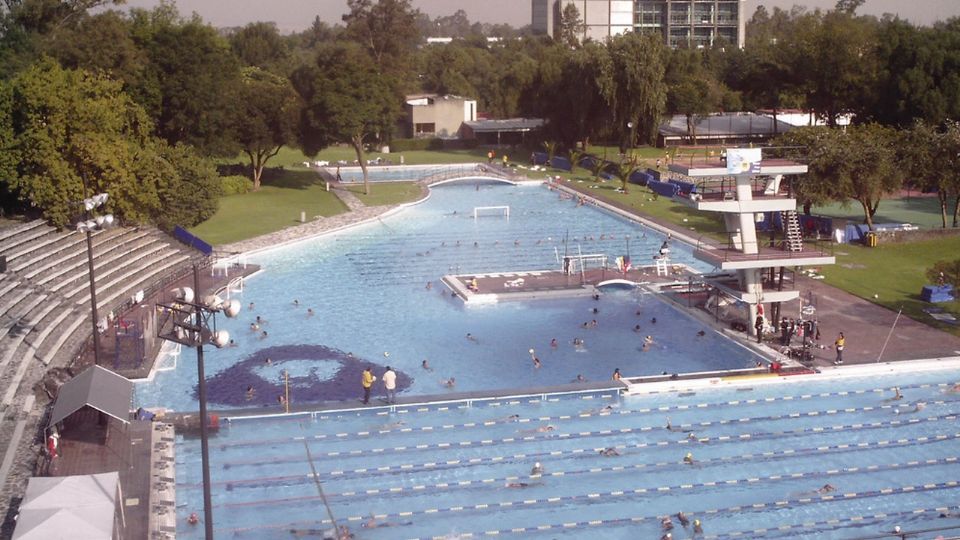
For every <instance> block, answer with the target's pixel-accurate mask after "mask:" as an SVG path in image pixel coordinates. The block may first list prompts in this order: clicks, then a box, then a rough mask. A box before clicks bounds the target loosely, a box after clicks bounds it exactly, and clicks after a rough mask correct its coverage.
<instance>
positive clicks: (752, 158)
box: [727, 148, 762, 174]
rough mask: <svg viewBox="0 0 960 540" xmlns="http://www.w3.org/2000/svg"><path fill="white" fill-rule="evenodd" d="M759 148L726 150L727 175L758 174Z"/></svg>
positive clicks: (760, 155) (760, 153) (760, 154)
mask: <svg viewBox="0 0 960 540" xmlns="http://www.w3.org/2000/svg"><path fill="white" fill-rule="evenodd" d="M761 159H762V152H761V149H760V148H728V149H727V174H760V160H761Z"/></svg>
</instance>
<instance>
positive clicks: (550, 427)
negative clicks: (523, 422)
mask: <svg viewBox="0 0 960 540" xmlns="http://www.w3.org/2000/svg"><path fill="white" fill-rule="evenodd" d="M555 429H557V428H556V427H554V426H553V425H552V424H547V425H544V426H540V427H537V428H533V429H521V430H518V431H517V433H520V434H523V435H533V434H534V433H549V432H551V431H553V430H555Z"/></svg>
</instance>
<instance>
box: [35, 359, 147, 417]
mask: <svg viewBox="0 0 960 540" xmlns="http://www.w3.org/2000/svg"><path fill="white" fill-rule="evenodd" d="M132 395H133V383H132V382H130V380H128V379H126V378H125V377H121V376H120V375H117V374H116V373H114V372H112V371H110V370H108V369H104V368H102V367H100V366H91V367H89V368H87V369H86V370H85V371H84V372H83V373H81V374H79V375H77V376H76V377H74V378H73V379H70V380H69V381H67V382H65V383H63V386H61V387H60V390H59V391H58V392H57V401H56V403H55V404H54V405H53V413H52V414H51V415H50V423H49V425H51V426H52V425H54V424H56V423H58V422H60V421H62V420H63V419H64V418H66V417H68V416H70V415H71V414H73V413H75V412H77V411H78V410H80V409H82V408H83V407H85V406H90V407H93V408H94V409H96V410H98V411H100V412H102V413H104V414H108V415H110V416H112V417H114V418H116V419H117V420H120V421H121V422H125V423H126V422H129V421H130V420H129V416H130V398H131V396H132Z"/></svg>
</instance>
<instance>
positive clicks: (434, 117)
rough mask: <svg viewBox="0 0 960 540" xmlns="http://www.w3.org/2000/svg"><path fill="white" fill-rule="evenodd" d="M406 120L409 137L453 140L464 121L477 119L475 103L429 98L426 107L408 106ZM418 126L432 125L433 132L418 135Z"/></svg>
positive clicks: (458, 99) (455, 99)
mask: <svg viewBox="0 0 960 540" xmlns="http://www.w3.org/2000/svg"><path fill="white" fill-rule="evenodd" d="M407 118H408V133H407V135H408V136H409V137H418V136H421V137H428V136H429V137H441V138H448V139H449V138H455V137H457V136H458V134H459V130H460V125H461V124H463V122H464V121H468V120H476V119H477V102H476V101H475V100H472V99H462V98H454V97H442V96H441V97H436V98H429V100H428V103H427V104H426V105H409V104H408V105H407ZM418 124H433V131H429V130H427V131H423V130H421V131H420V132H419V133H418V130H417V125H418ZM423 127H426V126H423Z"/></svg>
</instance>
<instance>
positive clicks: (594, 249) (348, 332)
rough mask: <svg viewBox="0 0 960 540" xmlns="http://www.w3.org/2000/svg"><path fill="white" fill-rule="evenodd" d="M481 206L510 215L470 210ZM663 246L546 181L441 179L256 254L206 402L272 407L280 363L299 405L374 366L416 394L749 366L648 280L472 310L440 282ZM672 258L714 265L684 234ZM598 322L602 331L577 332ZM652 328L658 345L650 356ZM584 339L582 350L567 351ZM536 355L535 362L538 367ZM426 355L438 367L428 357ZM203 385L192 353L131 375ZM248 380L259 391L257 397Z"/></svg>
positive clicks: (182, 403)
mask: <svg viewBox="0 0 960 540" xmlns="http://www.w3.org/2000/svg"><path fill="white" fill-rule="evenodd" d="M478 206H509V207H510V208H511V212H510V216H509V218H507V217H505V216H502V215H491V216H487V217H481V218H479V219H475V218H474V217H473V209H474V208H475V207H478ZM663 241H664V236H663V235H661V234H659V233H657V232H655V231H653V230H651V229H649V228H647V227H645V226H642V225H640V224H638V223H634V222H630V221H627V220H624V219H622V218H620V217H617V216H614V215H612V214H610V213H607V212H605V211H602V210H599V209H597V208H594V207H591V206H577V205H576V203H575V202H573V201H570V200H560V199H558V197H557V194H556V193H555V192H552V191H550V190H547V189H545V188H544V187H543V186H541V185H529V184H528V185H518V186H511V185H504V184H492V183H468V184H452V185H445V186H438V187H435V188H433V189H432V190H431V196H430V197H429V199H428V200H426V201H424V202H422V203H420V204H417V205H413V206H410V207H407V208H404V209H402V210H400V211H398V212H396V213H395V214H393V215H391V216H389V217H384V218H382V219H379V220H377V221H375V222H373V223H368V224H365V225H361V226H358V227H354V228H351V229H349V230H345V231H341V232H337V233H333V234H329V235H326V236H323V237H320V238H315V239H312V240H309V241H304V242H301V243H298V244H296V245H294V246H290V247H284V248H279V249H276V250H272V251H269V252H265V253H262V254H258V255H255V256H253V257H251V259H252V262H256V263H258V264H260V265H262V267H263V271H262V272H261V273H259V274H258V275H256V276H254V277H252V278H250V279H248V280H247V282H246V283H245V286H244V289H243V291H242V293H235V294H237V295H238V296H236V297H238V298H240V299H241V301H242V303H243V305H244V306H245V307H244V311H243V313H242V315H241V317H240V318H239V319H237V320H231V321H221V322H223V324H224V327H225V328H226V329H227V330H229V331H230V333H231V335H232V336H233V337H234V338H235V339H236V344H237V346H236V347H232V348H225V349H221V350H209V349H208V353H207V354H206V372H207V375H208V381H209V382H208V388H209V394H208V395H209V396H210V397H209V399H210V403H211V407H212V408H214V409H222V408H231V407H256V406H263V405H275V404H276V397H277V396H278V395H279V394H280V393H281V392H282V384H281V377H282V372H283V370H287V371H288V373H289V375H290V378H291V387H292V388H291V401H292V403H293V404H295V405H296V404H305V403H317V402H322V401H328V400H342V399H354V398H357V397H359V396H360V393H361V391H360V385H359V371H360V369H361V367H362V366H365V365H373V366H374V370H375V373H377V374H378V375H379V374H381V373H382V371H383V369H384V367H385V366H386V365H390V366H392V367H393V368H394V369H395V370H397V371H398V372H399V373H400V376H401V382H402V385H401V390H402V391H401V395H407V396H409V395H428V394H437V393H443V392H448V391H450V390H449V389H448V388H446V387H445V385H444V384H443V381H445V380H447V379H449V378H451V377H452V378H455V379H456V385H455V388H454V390H456V391H487V390H495V389H496V390H500V389H522V388H531V387H540V386H551V385H558V384H567V383H569V382H571V381H572V380H575V379H576V378H577V375H582V376H583V377H584V378H586V379H588V380H590V381H601V380H609V379H610V376H611V373H612V372H613V370H614V369H615V368H620V369H621V371H622V372H623V373H624V374H626V375H651V374H659V373H661V372H664V371H667V372H670V373H676V372H690V371H708V370H717V369H732V368H742V367H748V366H752V365H754V363H755V361H756V358H755V357H754V356H753V355H752V353H751V352H749V351H748V350H746V349H744V348H742V347H740V346H739V345H737V344H735V343H734V342H732V341H730V340H728V339H726V338H724V337H723V336H721V335H719V334H717V333H715V332H709V331H708V332H706V335H704V336H702V337H698V336H697V333H698V331H699V330H701V329H703V327H704V325H702V324H700V323H699V322H697V321H696V320H694V319H691V318H690V317H689V316H687V315H685V314H683V313H681V312H679V311H678V310H676V309H674V308H673V307H672V306H670V305H668V304H667V303H665V302H664V301H662V300H659V299H657V298H656V297H655V295H651V294H644V293H643V292H642V291H640V290H628V291H610V292H606V293H604V294H603V295H602V297H601V299H600V300H599V301H594V300H592V299H590V298H586V299H583V298H581V299H569V298H568V299H553V300H537V301H532V302H503V303H499V304H493V305H484V306H466V305H464V303H463V302H462V301H460V300H459V299H455V298H451V297H450V295H449V293H448V292H447V290H446V287H445V286H443V285H442V284H441V283H440V281H439V280H440V278H441V277H442V276H443V275H445V274H467V273H491V272H500V273H504V272H516V271H530V270H548V269H558V268H560V260H559V258H560V257H562V256H563V254H564V253H571V254H577V253H583V254H588V253H602V254H605V255H606V256H607V257H608V258H609V259H610V260H611V261H612V260H613V259H614V258H616V257H617V256H620V255H626V254H629V255H631V257H632V259H633V261H634V263H635V264H638V265H639V264H649V263H652V257H653V255H654V254H655V253H657V252H658V250H659V248H660V245H661V243H662V242H663ZM671 258H672V260H673V262H675V263H680V264H687V265H690V266H692V267H694V268H698V269H700V270H709V268H707V267H705V266H704V265H703V264H702V263H699V262H697V261H696V260H695V259H694V258H693V256H692V254H691V251H690V249H689V248H688V247H686V246H683V245H681V244H679V243H676V244H675V245H673V246H672V252H671ZM427 283H431V287H430V288H429V289H428V288H427ZM295 300H296V304H295V303H294V301H295ZM251 304H252V306H253V309H247V306H249V305H251ZM308 309H309V310H312V312H313V315H310V314H309V313H308V311H307V310H308ZM594 309H596V310H597V311H596V312H594ZM257 317H259V318H260V323H259V329H258V330H257V331H252V330H251V329H250V325H251V323H254V322H256V319H257ZM592 320H596V321H597V327H596V328H589V329H585V328H583V323H584V322H586V321H592ZM654 321H656V322H654ZM637 325H640V326H641V330H640V331H639V332H635V331H634V329H635V327H636V326H637ZM263 332H266V336H265V337H264V336H263V334H262V333H263ZM468 333H469V334H470V335H471V337H473V338H475V339H469V340H468V339H466V335H467V334H468ZM646 335H651V336H653V337H654V345H653V346H651V347H648V348H647V350H646V351H644V350H643V349H642V344H643V338H644V336H646ZM577 338H579V339H582V340H584V342H585V346H583V347H574V346H573V345H572V342H573V340H574V339H577ZM554 339H556V341H557V344H556V346H555V347H554V346H551V341H552V340H554ZM530 349H534V350H535V351H536V353H537V356H538V357H539V358H540V359H541V361H542V364H543V367H542V368H540V369H536V368H534V366H533V364H532V362H531V357H530V354H529V352H528V351H529V350H530ZM268 358H269V359H270V363H269V365H268V364H267V362H266V361H267V359H268ZM424 360H427V362H428V365H429V366H430V367H431V370H425V369H423V368H422V367H421V366H422V362H423V361H424ZM195 384H196V368H195V363H194V362H193V361H192V353H187V355H186V357H185V358H184V361H181V362H179V365H178V366H177V368H176V369H174V370H170V371H163V372H159V373H157V374H156V376H155V377H154V378H153V380H151V381H150V382H147V383H142V384H138V385H137V387H136V399H137V402H138V404H139V405H143V406H148V407H149V406H160V407H167V408H169V409H173V410H184V411H186V410H196V407H197V404H196V397H195V392H196V390H195ZM248 387H253V388H254V389H255V393H254V397H253V398H252V399H249V400H248V399H247V395H246V394H245V390H246V389H247V388H248Z"/></svg>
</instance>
